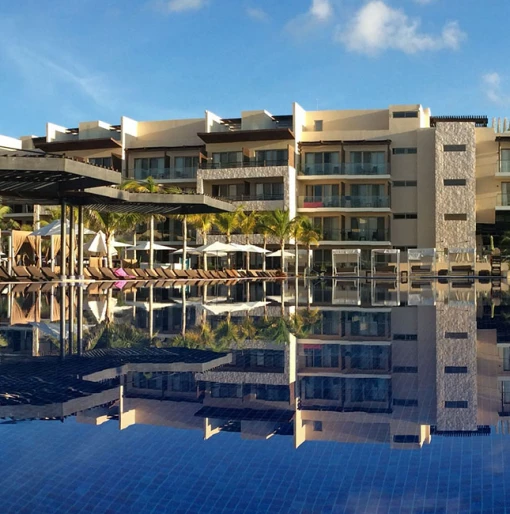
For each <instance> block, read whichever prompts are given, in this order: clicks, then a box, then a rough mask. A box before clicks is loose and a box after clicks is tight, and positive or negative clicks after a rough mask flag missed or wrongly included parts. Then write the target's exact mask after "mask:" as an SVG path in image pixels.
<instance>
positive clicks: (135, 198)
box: [70, 187, 235, 214]
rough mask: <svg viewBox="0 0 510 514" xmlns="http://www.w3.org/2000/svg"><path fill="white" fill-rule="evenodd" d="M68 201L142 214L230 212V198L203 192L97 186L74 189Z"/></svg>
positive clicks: (108, 209) (92, 206) (107, 209)
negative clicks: (219, 197) (148, 190)
mask: <svg viewBox="0 0 510 514" xmlns="http://www.w3.org/2000/svg"><path fill="white" fill-rule="evenodd" d="M70 203H73V204H74V205H84V206H86V207H90V208H92V209H95V210H97V211H110V212H125V213H129V212H137V213H141V214H206V213H214V212H233V211H235V206H234V205H233V204H231V203H229V202H225V201H223V200H218V199H217V198H212V197H210V196H205V195H196V194H195V195H188V194H164V193H131V192H129V191H121V190H120V189H115V188H113V187H97V188H93V189H87V190H86V191H83V192H81V191H80V192H77V193H75V194H73V195H72V198H71V199H70Z"/></svg>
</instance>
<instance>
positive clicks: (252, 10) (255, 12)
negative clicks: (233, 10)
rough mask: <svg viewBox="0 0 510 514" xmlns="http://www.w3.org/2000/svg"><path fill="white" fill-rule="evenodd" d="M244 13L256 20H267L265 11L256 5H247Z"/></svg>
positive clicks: (267, 16)
mask: <svg viewBox="0 0 510 514" xmlns="http://www.w3.org/2000/svg"><path fill="white" fill-rule="evenodd" d="M246 14H247V15H248V16H249V17H250V18H252V19H253V20H256V21H269V15H268V14H267V12H266V11H264V10H263V9H260V8H258V7H247V8H246Z"/></svg>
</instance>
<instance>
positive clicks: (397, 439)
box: [393, 435, 420, 443]
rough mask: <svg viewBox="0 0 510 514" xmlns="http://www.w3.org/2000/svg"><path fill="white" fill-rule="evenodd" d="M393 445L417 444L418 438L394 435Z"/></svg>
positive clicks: (415, 436)
mask: <svg viewBox="0 0 510 514" xmlns="http://www.w3.org/2000/svg"><path fill="white" fill-rule="evenodd" d="M393 442H394V443H419V442H420V438H419V437H418V436H417V435H394V436H393Z"/></svg>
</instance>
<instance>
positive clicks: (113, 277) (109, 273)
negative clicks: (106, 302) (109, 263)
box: [99, 267, 122, 281]
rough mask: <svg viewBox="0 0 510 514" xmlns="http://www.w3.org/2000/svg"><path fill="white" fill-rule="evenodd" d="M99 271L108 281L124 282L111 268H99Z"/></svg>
mask: <svg viewBox="0 0 510 514" xmlns="http://www.w3.org/2000/svg"><path fill="white" fill-rule="evenodd" d="M99 271H100V272H101V273H102V274H103V275H104V276H105V277H106V278H107V279H108V280H115V281H118V280H122V279H121V278H120V277H118V276H117V275H115V273H114V272H113V271H112V270H111V269H110V268H104V267H102V268H99Z"/></svg>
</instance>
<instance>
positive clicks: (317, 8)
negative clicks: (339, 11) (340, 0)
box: [308, 0, 333, 21]
mask: <svg viewBox="0 0 510 514" xmlns="http://www.w3.org/2000/svg"><path fill="white" fill-rule="evenodd" d="M308 12H309V13H310V15H311V16H312V17H313V18H315V19H316V20H317V21H327V20H328V18H330V17H331V16H332V15H333V7H332V6H331V3H330V1H329V0H312V6H311V7H310V10H309V11H308Z"/></svg>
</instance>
